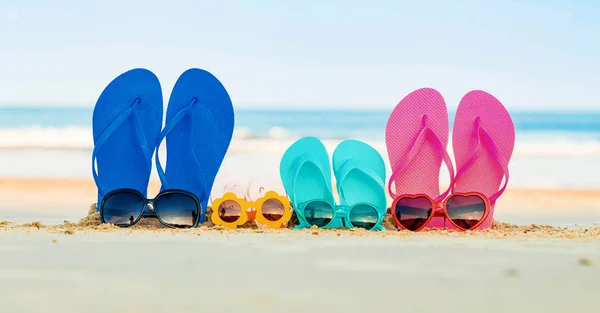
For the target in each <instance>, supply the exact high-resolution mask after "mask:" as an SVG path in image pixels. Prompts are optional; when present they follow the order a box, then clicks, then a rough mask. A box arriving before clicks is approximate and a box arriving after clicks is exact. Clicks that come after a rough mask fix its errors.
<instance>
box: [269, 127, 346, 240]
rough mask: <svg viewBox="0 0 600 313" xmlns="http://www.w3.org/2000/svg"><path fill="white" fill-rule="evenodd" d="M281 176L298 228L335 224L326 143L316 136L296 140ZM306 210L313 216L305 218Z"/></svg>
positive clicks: (282, 164)
mask: <svg viewBox="0 0 600 313" xmlns="http://www.w3.org/2000/svg"><path fill="white" fill-rule="evenodd" d="M279 174H280V176H281V181H282V183H283V187H284V188H285V191H286V193H287V194H288V197H289V198H290V200H291V203H292V207H293V208H294V212H295V214H296V216H297V217H298V221H299V223H300V224H299V225H298V226H296V227H295V228H294V229H300V228H308V227H311V226H312V225H317V226H319V227H324V226H326V225H327V224H328V223H329V222H330V221H331V218H332V215H333V210H334V207H335V202H334V199H333V193H332V189H331V167H330V163H329V155H328V154H327V150H326V149H325V146H324V145H323V143H322V142H321V141H320V140H319V139H317V138H315V137H305V138H302V139H299V140H298V141H296V142H295V143H294V144H292V145H291V146H290V147H289V148H288V149H287V150H286V151H285V153H284V154H283V157H282V158H281V163H280V165H279ZM305 211H310V212H311V214H312V215H311V216H305V215H304V214H305ZM315 214H316V215H319V216H316V215H315ZM307 217H308V219H309V220H310V221H311V222H312V223H309V221H307Z"/></svg>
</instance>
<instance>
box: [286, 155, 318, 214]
mask: <svg viewBox="0 0 600 313" xmlns="http://www.w3.org/2000/svg"><path fill="white" fill-rule="evenodd" d="M300 160H302V161H300ZM309 163H312V164H314V165H315V166H316V167H317V168H318V169H319V171H320V172H321V174H322V175H323V178H325V173H324V172H323V169H321V167H320V166H319V165H318V164H319V160H318V159H317V158H315V157H314V156H313V155H312V154H310V153H303V154H301V155H299V156H298V157H297V158H296V161H295V162H294V164H293V167H294V168H296V172H295V173H294V178H293V180H292V184H293V185H292V195H291V197H290V200H292V203H294V204H297V203H296V184H295V182H296V179H298V174H299V173H300V169H302V167H303V166H304V165H306V164H309ZM325 183H326V184H327V182H325ZM322 200H324V199H322ZM294 207H296V206H294Z"/></svg>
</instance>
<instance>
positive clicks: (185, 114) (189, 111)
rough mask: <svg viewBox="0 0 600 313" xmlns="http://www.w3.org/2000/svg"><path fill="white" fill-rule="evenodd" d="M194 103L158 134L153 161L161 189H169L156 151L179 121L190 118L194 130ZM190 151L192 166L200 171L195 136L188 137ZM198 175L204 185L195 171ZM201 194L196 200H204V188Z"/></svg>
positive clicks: (193, 100)
mask: <svg viewBox="0 0 600 313" xmlns="http://www.w3.org/2000/svg"><path fill="white" fill-rule="evenodd" d="M196 102H198V99H196V98H194V99H192V100H191V101H190V104H189V105H188V106H187V107H186V108H184V109H182V110H181V111H179V112H178V113H177V114H175V116H173V118H172V119H171V120H170V121H169V122H167V123H166V125H165V128H164V129H163V131H162V132H161V133H160V137H159V138H158V143H157V144H156V148H155V149H156V154H155V155H154V160H155V163H156V170H157V171H158V177H159V178H160V181H161V183H162V185H163V187H164V188H165V189H169V188H170V186H169V181H168V180H167V177H166V175H165V171H164V169H163V167H162V165H161V163H160V159H159V158H158V149H159V148H160V145H161V144H162V142H163V140H164V139H165V138H166V137H167V135H168V134H169V133H170V132H171V131H172V130H173V129H174V128H175V126H177V125H179V123H181V121H183V120H184V119H185V118H186V117H188V116H189V117H190V121H191V124H192V125H191V129H194V111H193V110H192V106H193V105H194V104H196ZM190 137H191V139H190V151H191V153H192V158H193V159H194V163H195V164H194V165H195V166H196V167H197V168H198V169H201V168H202V165H201V164H200V162H199V161H198V158H197V157H196V152H195V151H194V149H193V147H195V146H196V145H195V140H196V139H195V138H196V137H195V136H190ZM197 172H198V173H200V177H198V179H199V180H200V181H201V182H202V186H204V185H205V177H204V174H202V172H201V171H197ZM202 191H203V193H202V194H201V195H196V197H198V199H199V200H200V201H202V200H204V199H205V197H206V193H207V191H206V190H205V188H202Z"/></svg>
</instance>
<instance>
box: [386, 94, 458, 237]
mask: <svg viewBox="0 0 600 313" xmlns="http://www.w3.org/2000/svg"><path fill="white" fill-rule="evenodd" d="M424 116H427V124H428V126H429V128H431V129H432V130H433V131H434V132H435V134H436V135H437V137H438V138H439V140H440V142H441V143H442V145H443V146H444V149H445V148H446V146H447V144H448V132H449V127H448V110H447V108H446V102H445V101H444V98H443V97H442V95H441V94H440V93H439V92H438V91H437V90H435V89H432V88H422V89H417V90H415V91H413V92H411V93H410V94H408V95H407V96H406V97H404V99H402V100H401V101H400V102H399V103H398V105H397V106H396V108H394V110H393V111H392V114H391V115H390V118H389V120H388V123H387V125H386V131H385V142H386V146H387V151H388V156H389V160H390V165H391V168H392V171H394V167H395V166H397V165H398V164H400V163H401V162H402V160H403V159H404V158H405V157H406V155H407V154H408V152H409V151H410V149H411V148H412V145H413V142H414V141H415V139H416V138H417V136H418V135H419V132H420V131H421V129H422V127H423V124H422V123H423V117H424ZM443 153H444V152H443V151H440V149H438V148H436V146H435V145H434V144H433V143H431V142H430V141H424V142H423V145H422V146H421V147H420V148H419V151H418V152H417V154H416V155H415V157H414V159H413V160H412V162H411V163H410V164H408V165H407V166H406V168H405V169H404V170H403V171H402V173H400V174H399V175H398V176H397V177H396V179H395V181H394V183H395V191H396V194H397V195H403V194H426V195H428V196H429V197H431V198H432V199H435V198H436V197H438V196H439V195H440V185H439V176H440V170H441V166H442V160H443ZM445 224H449V223H444V218H442V217H435V218H433V219H432V220H431V221H430V223H429V224H428V227H430V228H431V227H434V228H438V227H444V226H445Z"/></svg>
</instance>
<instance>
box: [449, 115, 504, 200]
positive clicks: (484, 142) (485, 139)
mask: <svg viewBox="0 0 600 313" xmlns="http://www.w3.org/2000/svg"><path fill="white" fill-rule="evenodd" d="M474 135H475V136H476V137H477V146H476V147H475V149H474V150H473V153H472V154H471V156H470V157H469V158H468V159H467V161H466V162H465V163H464V164H463V166H462V167H461V168H460V169H459V170H458V171H457V172H456V177H455V178H454V182H456V181H457V180H458V178H459V177H460V176H461V175H463V174H464V173H465V171H466V170H467V169H468V168H469V167H470V166H471V165H473V163H475V161H476V160H477V154H478V153H479V151H480V150H481V148H482V146H485V148H486V149H488V151H490V152H491V154H492V156H493V159H494V160H495V161H496V162H497V163H498V164H499V165H500V166H501V167H502V170H503V171H504V173H503V174H504V185H503V186H502V188H500V190H498V191H497V192H496V193H494V194H493V195H491V196H490V197H489V201H490V204H492V205H493V204H494V203H495V202H496V200H497V199H498V197H500V195H502V193H503V192H504V190H506V186H507V185H508V162H507V161H506V159H505V158H504V156H503V155H502V153H501V152H500V150H499V149H498V145H497V144H496V142H495V141H494V138H492V136H491V135H490V133H489V132H488V131H487V130H485V128H483V127H482V126H481V119H480V118H479V117H478V118H476V119H475V129H474ZM452 188H453V189H454V186H453V187H452ZM473 191H475V190H473Z"/></svg>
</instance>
